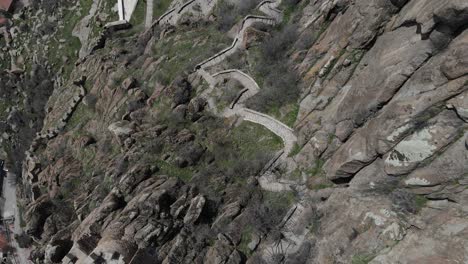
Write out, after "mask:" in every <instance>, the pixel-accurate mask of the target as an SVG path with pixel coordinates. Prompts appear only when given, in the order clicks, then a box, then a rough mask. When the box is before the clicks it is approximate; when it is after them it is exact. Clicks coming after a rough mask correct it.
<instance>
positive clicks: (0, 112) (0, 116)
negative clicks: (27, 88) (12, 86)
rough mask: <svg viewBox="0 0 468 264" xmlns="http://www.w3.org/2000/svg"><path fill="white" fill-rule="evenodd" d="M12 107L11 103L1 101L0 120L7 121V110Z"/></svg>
mask: <svg viewBox="0 0 468 264" xmlns="http://www.w3.org/2000/svg"><path fill="white" fill-rule="evenodd" d="M9 106H10V102H9V101H7V100H4V99H3V98H1V99H0V119H2V120H5V119H6V118H7V114H8V113H7V111H6V110H7V108H8V107H9Z"/></svg>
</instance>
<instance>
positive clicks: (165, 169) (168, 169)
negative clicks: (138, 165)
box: [156, 160, 194, 182]
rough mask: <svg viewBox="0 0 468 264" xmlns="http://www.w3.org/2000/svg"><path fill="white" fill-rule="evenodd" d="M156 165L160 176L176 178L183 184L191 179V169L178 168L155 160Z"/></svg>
mask: <svg viewBox="0 0 468 264" xmlns="http://www.w3.org/2000/svg"><path fill="white" fill-rule="evenodd" d="M156 164H157V165H158V167H159V169H160V171H161V173H162V174H167V175H168V176H170V177H177V178H179V179H181V180H182V181H184V182H189V181H190V180H191V179H192V175H193V173H194V172H193V169H191V168H178V167H176V166H175V165H172V164H170V163H168V162H166V161H163V160H157V161H156Z"/></svg>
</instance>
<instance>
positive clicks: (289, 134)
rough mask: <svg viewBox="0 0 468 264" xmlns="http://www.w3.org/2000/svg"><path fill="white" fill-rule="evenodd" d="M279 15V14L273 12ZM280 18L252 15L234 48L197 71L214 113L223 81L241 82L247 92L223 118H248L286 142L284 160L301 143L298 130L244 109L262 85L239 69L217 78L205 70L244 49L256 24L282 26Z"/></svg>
mask: <svg viewBox="0 0 468 264" xmlns="http://www.w3.org/2000/svg"><path fill="white" fill-rule="evenodd" d="M278 5H279V1H278V2H272V1H264V2H262V3H260V5H259V6H258V7H257V8H258V9H259V10H270V11H271V10H272V8H276V6H278ZM271 12H275V11H271ZM278 21H279V20H278V18H270V17H263V16H251V15H248V16H246V17H245V18H244V19H243V20H242V24H241V27H240V29H239V31H238V33H237V36H236V37H235V38H234V41H233V43H232V44H231V46H229V47H228V48H226V49H224V50H222V51H220V52H218V53H217V54H215V55H214V56H211V57H210V58H208V59H207V60H205V61H203V62H202V63H200V64H198V65H197V66H196V70H197V72H198V74H199V75H200V76H202V78H203V79H205V81H206V82H207V83H208V84H209V85H210V88H209V89H208V90H207V91H205V92H203V94H202V95H201V97H203V98H205V99H207V100H208V104H209V106H210V108H211V109H214V106H213V105H212V104H213V103H212V102H210V100H209V96H208V95H209V93H211V91H212V90H213V89H214V86H215V85H216V84H217V83H218V82H219V81H220V79H221V80H222V79H224V78H232V79H235V80H237V81H239V82H240V83H241V84H242V85H243V86H244V87H245V88H246V90H243V91H242V92H241V94H240V95H239V96H238V97H237V98H236V100H235V101H234V102H233V104H232V105H231V107H230V108H231V109H226V110H225V111H224V112H223V113H222V116H224V117H230V116H233V115H238V116H241V117H243V118H244V120H246V121H250V122H253V123H257V124H260V125H262V126H264V127H266V128H267V129H269V130H270V131H272V132H273V133H275V134H276V135H278V136H279V137H281V139H282V140H283V142H284V154H283V157H282V158H284V157H286V156H287V154H289V152H290V151H291V150H292V148H293V147H294V144H295V142H296V141H297V137H296V136H295V135H294V130H293V129H291V128H290V127H288V126H286V125H285V124H283V123H281V122H280V121H278V120H276V119H275V118H273V117H271V116H268V115H266V114H263V113H260V112H257V111H254V110H251V109H248V108H245V107H244V106H243V104H242V103H243V102H245V101H246V100H247V99H248V98H250V97H252V96H254V95H255V94H256V93H258V91H259V90H260V87H259V86H258V84H257V83H256V82H255V80H254V79H253V78H252V77H250V76H249V75H248V74H246V73H244V72H242V71H240V70H236V69H231V70H225V71H221V72H218V73H215V74H214V75H212V76H211V75H209V73H208V72H207V71H206V70H205V69H206V68H207V67H210V66H213V65H215V64H217V63H219V62H221V61H223V60H224V59H226V58H227V57H228V56H230V55H232V54H234V53H235V52H236V51H237V50H238V49H239V48H240V47H241V43H242V41H243V38H244V32H245V29H246V28H248V27H250V26H252V25H253V24H255V23H265V24H270V25H274V24H276V23H277V22H278ZM214 78H216V79H218V80H217V81H213V79H214Z"/></svg>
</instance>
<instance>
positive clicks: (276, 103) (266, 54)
mask: <svg viewBox="0 0 468 264" xmlns="http://www.w3.org/2000/svg"><path fill="white" fill-rule="evenodd" d="M297 36H298V35H297V26H296V25H290V26H286V27H284V28H281V29H280V30H278V31H275V32H273V33H272V36H271V37H270V38H269V39H267V40H266V41H265V42H264V43H263V44H262V45H260V58H259V60H258V62H259V63H258V64H257V65H256V66H255V71H256V72H258V74H259V75H261V76H264V78H265V79H264V82H263V89H262V90H261V91H260V92H259V93H258V94H257V95H256V96H255V97H252V98H250V99H249V100H248V102H247V106H248V107H250V108H253V109H255V110H258V111H261V112H265V111H268V110H269V109H274V108H278V107H280V106H282V105H284V104H288V103H291V102H294V101H295V100H297V99H298V97H299V95H300V90H299V88H298V86H297V80H298V75H297V74H296V73H295V72H294V71H292V70H290V68H289V63H288V58H287V51H288V49H289V47H291V45H292V44H293V43H294V42H295V41H296V39H297Z"/></svg>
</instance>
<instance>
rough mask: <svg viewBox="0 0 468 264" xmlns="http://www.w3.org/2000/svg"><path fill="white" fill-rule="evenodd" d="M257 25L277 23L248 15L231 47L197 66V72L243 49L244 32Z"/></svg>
mask: <svg viewBox="0 0 468 264" xmlns="http://www.w3.org/2000/svg"><path fill="white" fill-rule="evenodd" d="M256 23H263V24H267V25H275V24H277V21H276V20H275V19H273V18H271V17H266V16H253V15H248V16H246V17H245V18H244V19H243V20H242V24H241V27H240V29H239V31H238V32H237V35H236V37H235V38H234V40H233V41H232V44H231V46H229V47H227V48H225V49H223V50H221V51H220V52H218V53H216V54H215V55H213V56H211V57H210V58H208V59H206V60H204V61H203V62H201V63H199V64H197V65H196V66H195V70H199V69H205V68H208V67H211V66H214V65H216V64H218V63H220V62H221V61H223V60H225V59H226V58H227V57H228V56H230V55H232V54H234V53H235V52H236V51H237V50H238V49H240V48H241V47H242V42H243V41H244V32H245V30H246V29H247V28H248V27H250V26H252V25H254V24H256Z"/></svg>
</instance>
